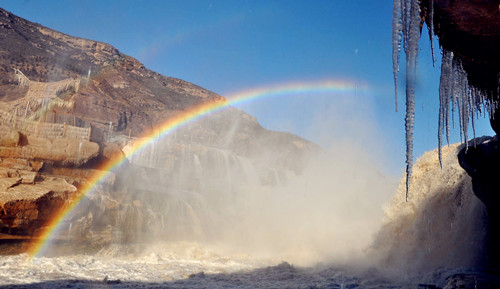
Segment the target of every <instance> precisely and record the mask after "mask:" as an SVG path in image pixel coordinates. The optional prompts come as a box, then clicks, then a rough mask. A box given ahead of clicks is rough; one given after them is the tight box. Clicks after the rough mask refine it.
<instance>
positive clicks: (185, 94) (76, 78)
mask: <svg viewBox="0 0 500 289" xmlns="http://www.w3.org/2000/svg"><path fill="white" fill-rule="evenodd" d="M205 102H217V103H224V102H225V99H224V98H223V97H222V96H219V95H217V94H215V93H213V92H210V91H207V90H205V89H203V88H201V87H199V86H196V85H194V84H191V83H189V82H186V81H183V80H180V79H175V78H171V77H166V76H163V75H160V74H158V73H155V72H153V71H150V70H148V69H147V68H145V67H144V65H142V64H141V63H140V62H139V61H137V60H135V59H133V58H132V57H130V56H127V55H124V54H122V53H121V52H120V51H119V50H117V49H116V48H114V47H112V46H110V45H108V44H105V43H100V42H96V41H92V40H87V39H81V38H77V37H73V36H69V35H65V34H63V33H60V32H57V31H54V30H51V29H49V28H46V27H43V26H41V25H39V24H36V23H32V22H29V21H27V20H24V19H22V18H20V17H17V16H15V15H13V14H11V13H9V12H7V11H5V10H3V9H0V110H1V111H0V124H1V126H0V131H1V137H0V233H2V234H3V235H1V236H2V238H3V239H10V240H14V239H16V238H18V237H20V236H22V237H28V238H29V237H30V236H36V235H37V233H38V232H39V230H40V229H41V228H43V227H44V226H45V224H46V223H47V222H48V220H49V219H50V218H51V217H52V216H53V214H54V213H55V212H57V211H58V210H60V209H61V208H63V207H64V206H66V205H67V204H68V203H70V202H72V200H73V197H74V196H76V195H77V194H79V190H81V188H82V186H83V185H84V184H85V183H86V182H87V181H88V179H89V178H90V177H91V176H93V175H95V174H99V168H100V167H101V165H102V164H103V162H105V161H106V160H108V159H110V158H113V157H116V156H117V155H118V156H119V157H122V158H123V157H125V160H124V163H125V165H124V166H122V168H121V170H119V171H117V172H115V173H116V175H114V177H113V178H111V179H110V180H108V182H107V183H103V184H100V185H99V188H96V191H97V193H96V194H95V195H93V196H89V197H88V198H86V202H85V205H83V206H82V208H83V209H82V210H81V211H78V212H75V213H74V215H73V216H72V217H71V218H70V219H69V220H68V224H67V229H68V230H69V231H68V232H70V233H71V236H73V237H71V238H73V239H78V240H93V241H95V243H99V244H104V243H106V242H108V243H109V242H111V241H127V240H129V241H130V240H136V239H137V238H138V236H139V235H141V232H146V231H147V232H150V233H151V232H152V231H154V230H158V228H162V230H163V231H162V232H161V234H160V233H158V235H162V236H165V235H167V236H169V235H173V234H174V233H173V232H174V231H176V232H179V231H183V232H184V233H183V234H184V235H196V234H198V235H199V234H203V235H207V234H208V233H207V232H200V228H201V227H200V226H199V224H200V223H203V222H205V221H208V220H223V219H224V218H227V217H229V216H230V212H229V211H230V210H232V209H234V208H232V209H231V208H229V209H228V211H226V212H224V213H223V214H218V213H214V212H210V211H205V215H199V214H197V213H195V210H194V209H193V208H195V207H196V206H197V205H199V204H200V202H205V201H206V200H208V199H213V198H211V197H209V196H214V195H216V196H218V197H217V198H216V199H217V200H218V201H219V202H223V200H224V199H230V198H232V197H234V195H237V194H244V193H251V190H250V188H251V187H255V186H257V187H260V188H265V187H270V186H271V187H272V186H278V185H279V184H280V183H283V182H286V180H287V178H290V177H293V176H294V175H297V174H300V172H301V170H302V168H303V164H304V161H305V160H307V158H308V157H310V156H311V155H312V154H315V153H317V152H318V151H319V147H317V146H316V145H314V144H312V143H310V142H308V141H305V140H303V139H301V138H299V137H297V136H294V135H291V134H288V133H281V132H272V131H268V130H266V129H264V128H262V127H261V126H260V125H259V123H258V122H257V120H256V119H255V118H253V117H251V116H250V115H248V114H246V113H244V112H242V111H239V110H236V109H234V108H228V109H226V110H224V111H222V112H220V113H217V114H213V115H211V116H209V117H206V118H204V119H203V120H202V121H198V122H196V123H192V124H190V125H188V126H186V127H185V128H183V129H182V130H178V131H176V132H175V133H173V134H172V135H169V136H167V137H166V138H165V139H164V140H163V141H162V142H159V143H154V144H152V145H151V146H149V147H146V148H145V149H144V150H143V151H142V152H141V153H138V154H136V155H134V157H132V156H131V155H129V153H128V151H127V148H128V147H130V145H131V144H132V143H134V142H135V141H137V140H138V139H137V137H141V133H142V132H144V131H146V130H148V129H151V128H154V127H156V126H157V125H158V124H159V123H162V122H164V121H165V120H167V119H168V118H170V117H172V116H175V115H178V114H181V113H183V112H184V111H186V110H187V109H189V108H190V107H192V106H194V105H197V104H200V103H205ZM203 200H205V201H203ZM210 202H212V201H210ZM212 205H214V204H213V203H212ZM214 206H215V205H214ZM217 208H220V207H219V206H217ZM182 216H184V217H182ZM158 223H161V225H158ZM155 224H156V225H155ZM183 226H184V227H183ZM186 228H188V229H186ZM183 234H177V236H181V235H183Z"/></svg>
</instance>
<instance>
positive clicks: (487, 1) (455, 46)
mask: <svg viewBox="0 0 500 289" xmlns="http://www.w3.org/2000/svg"><path fill="white" fill-rule="evenodd" d="M430 3H434V6H433V8H434V17H433V19H434V31H435V34H436V35H437V36H438V37H439V44H440V45H441V46H442V47H443V49H445V50H448V51H453V53H454V55H455V57H457V58H458V59H460V60H461V62H462V65H463V68H464V70H465V71H466V72H467V78H468V81H469V84H471V85H472V86H474V87H476V88H478V89H480V90H484V91H487V92H489V93H490V96H489V97H490V100H493V101H498V100H499V98H498V82H499V76H500V75H499V73H500V54H499V53H498V47H500V9H499V6H498V5H499V3H498V1H496V0H480V1H470V0H453V1H450V0H433V1H430V0H424V1H422V2H421V7H422V12H423V16H424V17H425V19H426V21H427V22H429V17H428V12H429V11H430V9H429V4H430Z"/></svg>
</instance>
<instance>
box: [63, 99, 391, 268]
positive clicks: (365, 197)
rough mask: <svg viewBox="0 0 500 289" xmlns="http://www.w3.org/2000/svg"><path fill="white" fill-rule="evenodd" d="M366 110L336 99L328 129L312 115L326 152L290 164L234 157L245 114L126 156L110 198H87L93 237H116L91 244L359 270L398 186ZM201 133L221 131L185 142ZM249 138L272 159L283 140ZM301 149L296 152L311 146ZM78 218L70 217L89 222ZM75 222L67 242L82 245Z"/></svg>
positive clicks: (212, 120) (208, 121) (209, 121)
mask: <svg viewBox="0 0 500 289" xmlns="http://www.w3.org/2000/svg"><path fill="white" fill-rule="evenodd" d="M354 107H357V108H358V109H357V110H352V111H351V112H350V113H349V114H347V112H346V111H347V110H350V109H351V108H354ZM370 109H371V108H370V107H369V105H367V104H366V102H362V101H361V100H360V99H351V100H350V99H349V98H347V97H344V98H339V100H338V103H337V104H336V105H332V106H330V110H329V111H328V123H325V121H324V118H323V115H320V116H318V117H317V118H315V119H314V121H313V123H311V126H310V135H313V134H314V135H315V136H316V138H319V139H329V141H328V147H318V146H315V145H314V144H311V145H312V146H314V150H313V151H311V152H309V153H307V154H305V156H304V157H300V158H297V159H293V160H291V159H290V155H286V157H284V158H282V159H280V158H278V160H277V156H276V153H275V152H273V151H265V152H264V153H258V154H255V153H241V151H245V150H244V149H242V148H241V145H240V143H238V142H237V140H238V138H241V135H238V131H241V130H244V129H245V128H246V127H247V126H250V125H255V124H253V123H251V124H250V125H249V124H248V123H245V118H243V120H242V118H241V114H244V113H243V112H241V111H238V110H235V109H232V108H231V109H229V110H228V111H225V112H221V113H218V114H216V115H213V116H210V117H207V118H204V119H202V120H200V121H198V122H197V123H194V124H191V125H189V126H186V127H184V128H182V129H180V130H178V131H176V132H175V133H172V134H170V135H168V136H167V137H165V138H163V139H162V140H160V141H158V142H155V143H152V144H150V145H149V146H147V147H146V148H144V149H143V150H142V151H141V152H138V153H135V154H134V155H133V156H132V155H131V156H130V157H129V161H130V166H129V167H128V168H127V169H124V170H123V171H120V172H117V179H121V181H120V184H119V187H120V188H121V189H119V190H117V191H118V192H110V193H106V192H104V191H103V192H101V193H99V194H97V195H96V196H94V197H92V198H91V199H92V200H91V201H90V203H91V205H89V206H88V207H87V209H86V210H90V211H91V212H92V219H93V220H94V221H92V222H93V225H92V228H93V230H95V231H96V232H99V231H100V232H101V233H99V234H95V235H106V234H103V233H102V232H103V231H109V227H110V226H112V227H113V228H114V229H113V230H112V231H114V232H115V233H113V234H111V235H112V237H110V238H111V239H110V240H102V239H101V240H96V239H95V238H93V239H92V240H93V242H94V243H96V242H97V243H100V242H102V243H106V242H111V243H123V242H125V243H127V242H130V241H132V242H138V243H142V244H144V243H147V244H152V243H158V242H159V243H161V242H165V241H167V242H178V241H189V242H196V243H199V244H203V245H205V246H211V247H213V248H217V249H218V250H222V251H224V252H226V253H227V254H248V255H251V256H253V257H255V258H266V259H272V260H278V261H279V260H286V261H287V262H291V263H293V264H297V265H313V264H317V263H319V262H322V263H325V262H326V263H346V262H347V263H348V262H351V263H353V262H359V260H361V259H363V258H365V255H364V250H365V249H366V248H367V247H368V246H369V245H370V244H371V243H372V237H373V234H374V233H375V232H376V231H377V230H378V228H379V227H380V225H381V221H382V216H383V211H382V206H383V204H384V203H385V202H386V201H387V200H388V198H389V196H391V195H393V193H394V191H395V188H396V183H397V182H396V180H395V179H393V178H391V177H388V174H386V172H384V165H382V164H384V163H387V160H386V159H385V158H386V157H385V154H384V153H382V152H383V149H382V146H383V144H382V143H381V142H380V141H377V142H373V140H375V139H376V136H377V135H378V134H379V133H380V132H379V131H378V128H377V126H376V122H374V121H373V118H372V116H373V115H372V114H371V113H370ZM341 111H344V113H340V112H341ZM221 121H222V122H223V123H224V125H223V129H222V130H221V126H220V122H221ZM316 122H317V124H316ZM318 127H322V128H327V130H318ZM200 128H202V130H203V131H211V130H214V131H219V133H220V135H219V136H218V137H217V139H218V141H212V142H210V141H209V143H202V142H201V141H200V142H198V141H197V140H196V136H195V139H194V140H193V136H190V135H195V134H196V132H198V131H199V129H200ZM254 133H255V137H256V138H259V137H262V138H265V139H266V141H270V142H273V143H268V144H267V146H268V147H275V148H278V151H279V149H280V147H281V146H283V144H282V143H281V142H283V137H288V136H287V135H286V134H285V135H281V133H280V134H279V135H278V136H280V137H276V138H275V139H273V138H269V139H267V138H268V137H266V136H263V135H261V134H262V133H263V132H262V131H261V129H255V131H254ZM182 136H185V137H184V138H183V137H182ZM294 138H296V137H294ZM294 138H292V140H293V139H294ZM299 140H300V139H298V138H297V140H296V141H295V142H299ZM300 142H304V143H300V145H299V146H298V147H300V146H304V145H309V143H308V142H307V141H304V140H300ZM372 142H373V145H370V146H367V145H366V144H367V143H370V144H371V143H372ZM235 143H236V144H238V146H235ZM283 150H285V149H283ZM124 151H125V152H126V154H127V146H126V145H125V147H124ZM291 158H295V156H293V154H292V157H291ZM108 197H109V198H111V199H115V200H117V201H119V202H121V203H122V204H124V205H123V206H124V209H121V210H120V211H119V212H118V213H116V212H115V213H110V212H108V211H110V210H106V205H103V201H102V199H103V198H108ZM85 214H87V213H85ZM85 214H77V215H75V217H73V218H72V219H73V220H77V219H78V217H79V218H80V220H82V218H83V219H85V220H87V221H88V215H87V217H86V215H85ZM97 219H99V221H98V222H96V221H95V220H97ZM77 223H78V222H73V223H72V232H73V234H76V232H81V234H83V236H82V235H79V237H78V238H83V239H85V238H88V235H85V234H86V233H85V230H83V229H80V230H79V229H78V227H79V226H78V224H77ZM83 223H85V222H83ZM87 223H88V222H87ZM82 228H83V227H82ZM77 235H78V234H77ZM95 235H94V237H95ZM75 236H76V235H75ZM75 239H76V237H75ZM145 246H148V245H145ZM355 260H356V261H355ZM364 262H365V261H364ZM366 262H367V261H366Z"/></svg>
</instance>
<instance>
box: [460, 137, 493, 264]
mask: <svg viewBox="0 0 500 289" xmlns="http://www.w3.org/2000/svg"><path fill="white" fill-rule="evenodd" d="M458 160H459V163H460V166H461V167H462V168H463V169H464V170H465V171H466V172H467V174H469V176H471V179H472V189H473V191H474V194H475V195H476V196H477V197H478V199H480V200H481V201H482V202H483V203H484V204H485V206H486V210H487V213H488V224H487V226H488V236H487V241H486V250H487V253H486V259H487V263H488V264H487V265H488V266H489V267H491V268H495V269H499V268H500V248H499V247H498V244H499V242H500V194H499V190H498V188H500V178H499V176H500V166H499V164H500V142H499V141H498V139H496V138H492V139H487V140H485V141H484V142H482V143H480V144H478V145H476V146H470V147H469V148H468V149H465V148H463V149H462V150H460V152H459V153H458Z"/></svg>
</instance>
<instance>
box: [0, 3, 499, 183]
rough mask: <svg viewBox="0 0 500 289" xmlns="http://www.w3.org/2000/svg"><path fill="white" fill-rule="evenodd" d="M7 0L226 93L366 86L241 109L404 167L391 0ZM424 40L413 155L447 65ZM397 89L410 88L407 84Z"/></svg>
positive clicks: (425, 144) (426, 135)
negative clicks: (321, 84) (362, 147)
mask: <svg viewBox="0 0 500 289" xmlns="http://www.w3.org/2000/svg"><path fill="white" fill-rule="evenodd" d="M0 7H2V8H4V9H6V10H8V11H10V12H12V13H14V14H16V15H18V16H21V17H23V18H26V19H28V20H30V21H33V22H37V23H40V24H42V25H45V26H47V27H49V28H52V29H55V30H58V31H61V32H64V33H67V34H70V35H73V36H78V37H83V38H88V39H93V40H98V41H102V42H106V43H109V44H111V45H113V46H115V47H116V48H118V49H119V50H120V51H121V52H123V53H125V54H128V55H130V56H132V57H134V58H136V59H138V60H139V61H141V62H142V63H144V64H145V65H146V67H147V68H149V69H152V70H154V71H157V72H159V73H161V74H163V75H166V76H172V77H177V78H181V79H184V80H186V81H189V82H192V83H194V84H197V85H199V86H202V87H204V88H206V89H209V90H211V91H214V92H216V93H218V94H221V95H222V96H229V95H231V94H233V93H235V92H238V91H242V90H248V89H251V88H255V87H262V86H271V85H278V84H285V83H293V82H297V81H302V82H304V81H305V82H307V81H311V82H313V81H318V80H349V81H350V82H354V83H359V84H360V85H367V86H368V87H369V89H368V91H365V92H363V93H361V92H359V93H358V92H354V93H352V92H351V93H346V94H344V95H339V94H335V95H329V94H328V93H325V94H314V95H307V94H304V95H294V96H282V97H279V98H269V99H262V100H259V101H256V102H253V103H252V102H251V103H248V104H246V105H243V106H241V107H239V108H241V109H243V110H245V111H247V112H249V113H250V114H252V115H254V116H256V117H257V118H258V120H259V122H260V123H261V124H262V125H263V126H264V127H266V128H269V129H273V130H286V131H290V132H293V133H295V134H298V135H301V136H303V137H305V138H307V139H310V140H312V141H315V142H317V143H319V144H321V145H322V146H325V147H328V146H332V145H334V143H335V139H336V138H344V139H347V140H350V141H360V142H365V143H366V146H367V147H371V146H373V150H374V152H375V153H377V151H380V153H383V154H385V155H387V156H388V158H386V162H387V163H386V164H384V166H385V167H386V168H388V169H389V170H390V171H392V172H395V174H399V173H400V172H401V171H402V169H403V168H404V151H405V146H404V145H405V144H404V95H400V105H399V112H398V113H396V112H395V110H394V87H393V75H392V56H391V53H392V51H391V49H392V47H391V30H392V28H391V22H392V1H390V0H380V1H370V0H348V1H345V0H343V1H340V0H330V1H327V0H323V1H319V0H312V1H295V0H286V1H285V0H276V1H264V0H262V1H259V0H255V1H239V0H236V1H230V0H226V1H152V0H145V1H125V0H114V1H91V0H88V1H87V0H80V1H77V0H66V1H48V0H45V1H41V0H38V1H35V0H24V1H23V0H17V1H12V0H8V1H6V0H0ZM425 29H426V28H425V27H424V32H426V30H425ZM420 45H421V46H420V47H421V48H420V51H419V53H420V55H419V64H418V86H417V100H416V107H417V114H416V127H415V153H414V154H415V156H417V157H418V156H420V155H421V154H422V153H423V152H425V151H428V150H431V149H434V148H436V147H437V112H438V97H437V93H438V85H439V74H440V68H439V67H440V59H438V61H437V63H436V67H433V66H432V61H431V56H430V46H429V41H428V37H427V34H425V35H424V36H423V37H422V39H421V41H420ZM436 47H438V45H437V44H436ZM436 55H437V56H438V57H439V52H438V51H437V49H436ZM402 62H403V63H404V60H402ZM401 70H402V71H401V76H400V79H401V80H404V67H401ZM400 87H401V92H403V91H404V89H403V87H404V83H403V82H400ZM356 120H359V121H356ZM452 134H453V136H454V138H453V142H457V141H459V131H458V129H456V130H454V131H452ZM477 134H478V135H483V134H488V135H492V134H493V132H492V131H491V129H489V123H488V121H487V120H486V119H481V120H480V121H478V122H477Z"/></svg>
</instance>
